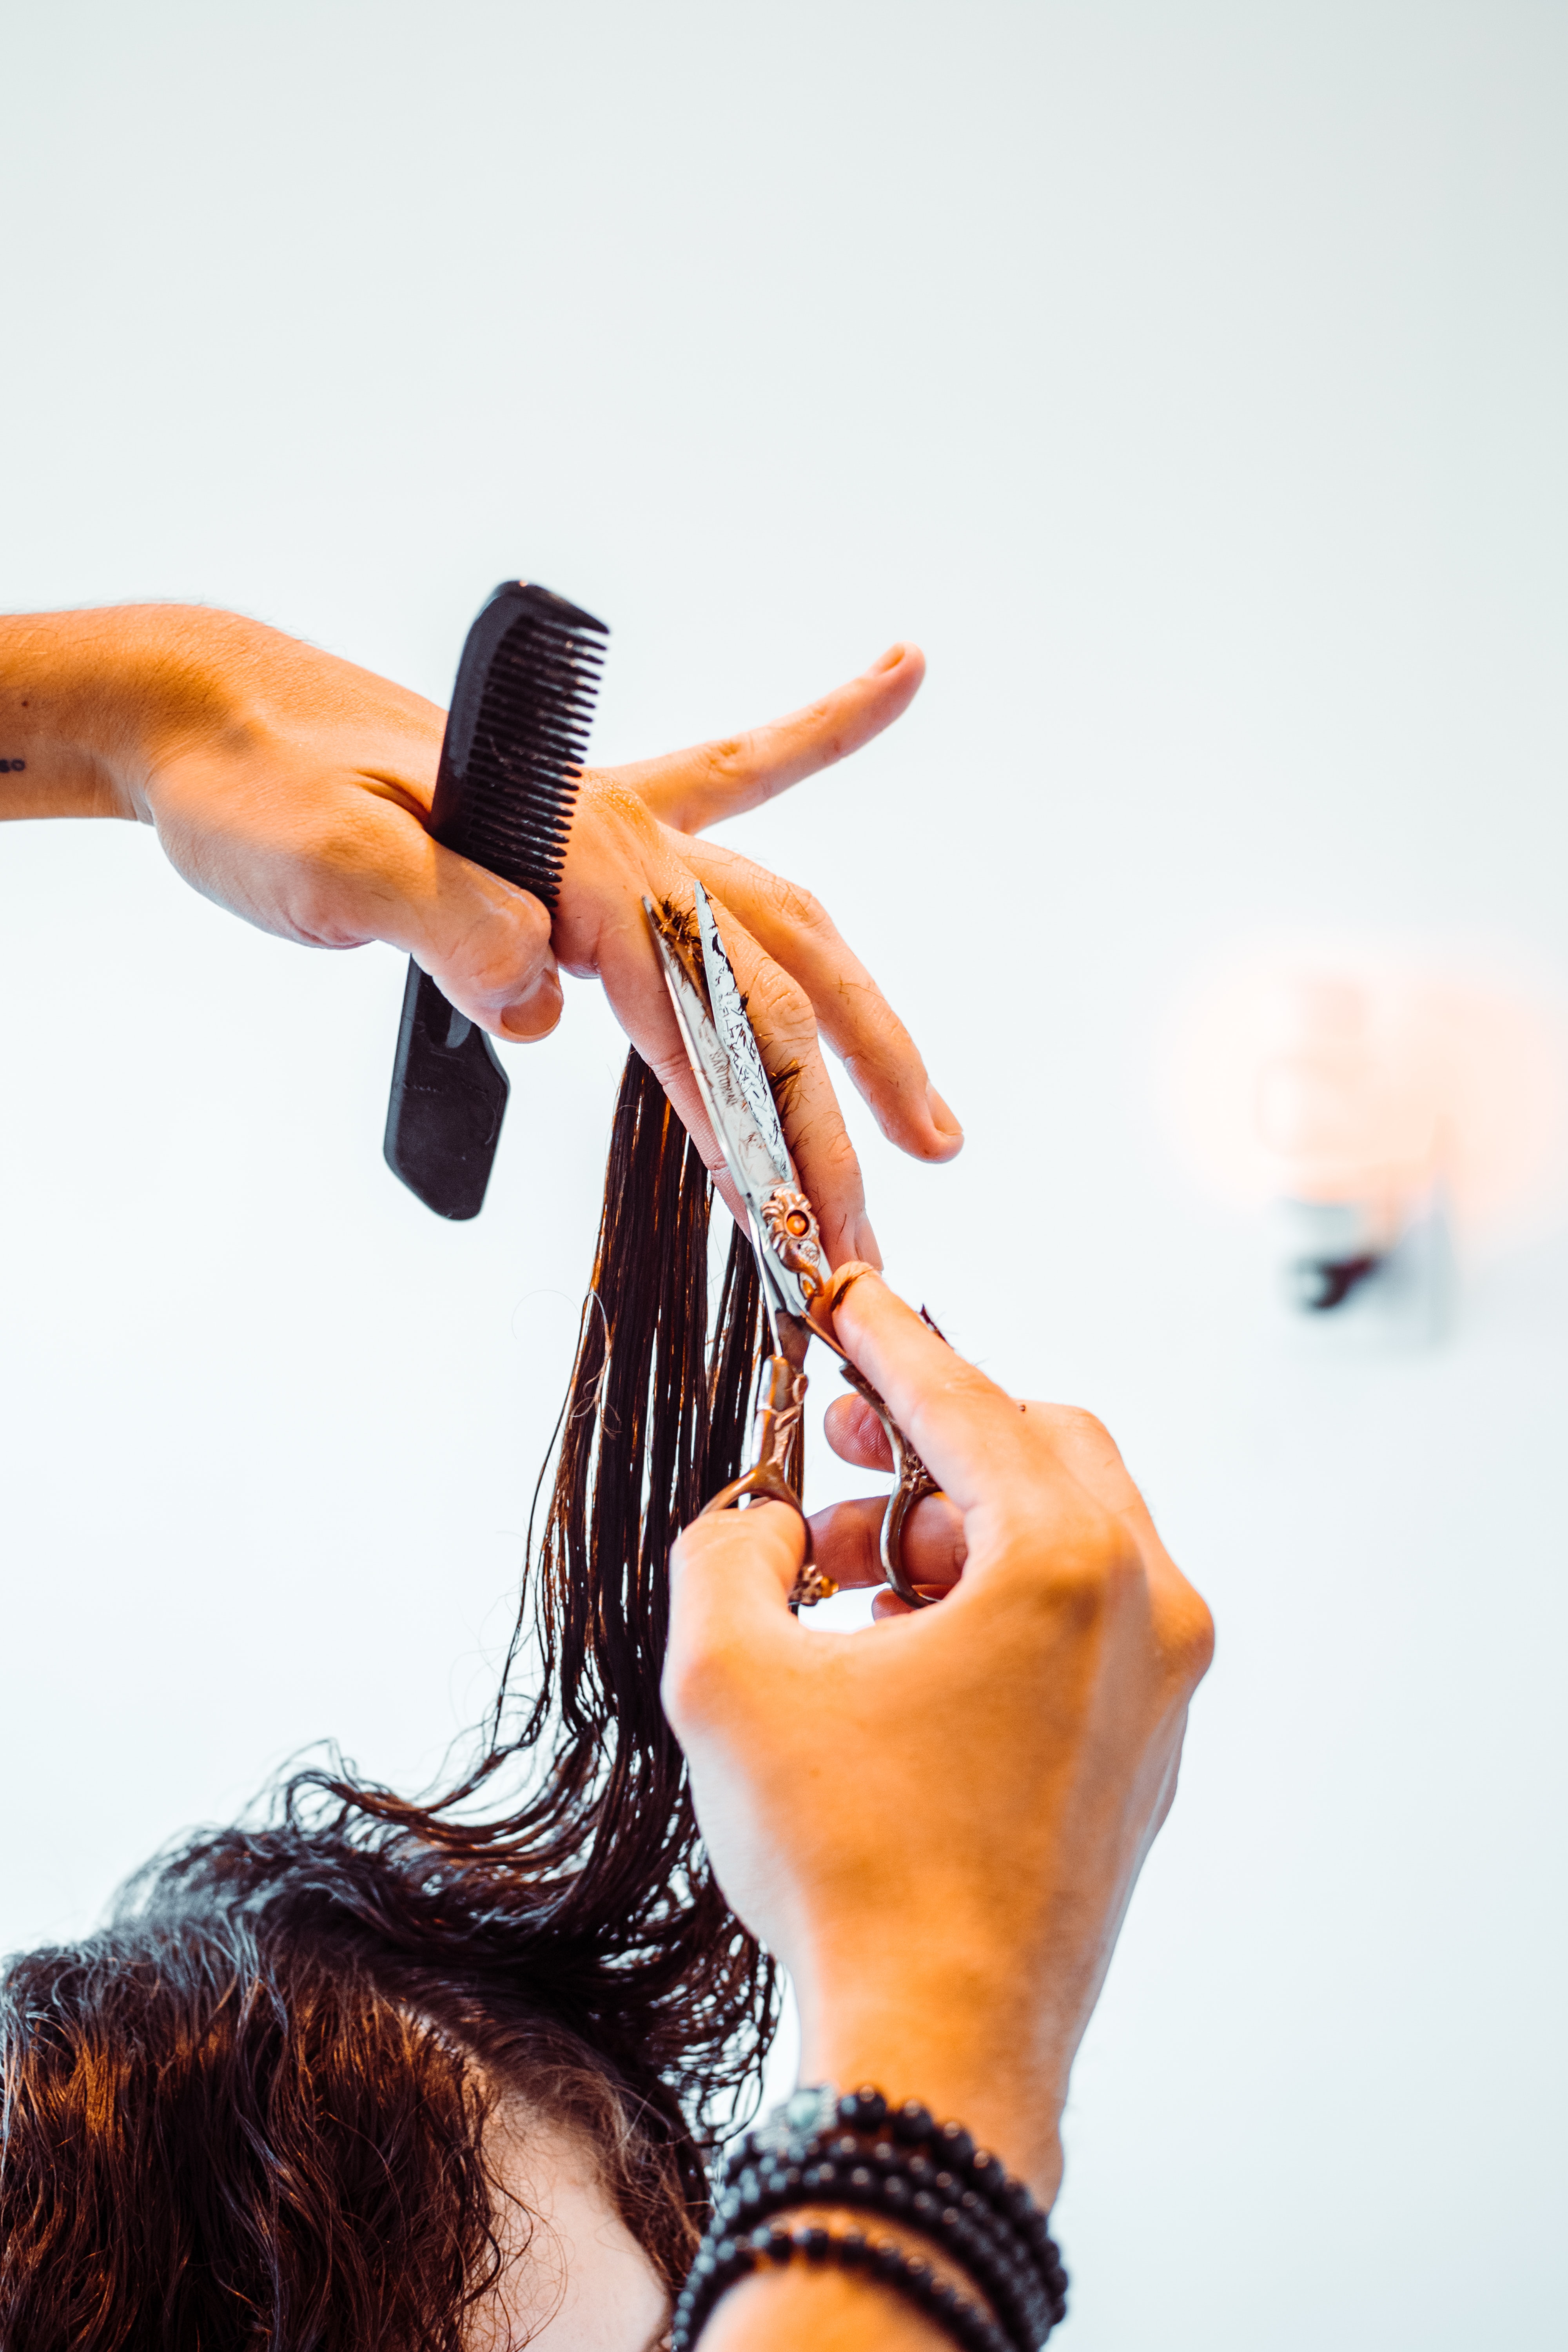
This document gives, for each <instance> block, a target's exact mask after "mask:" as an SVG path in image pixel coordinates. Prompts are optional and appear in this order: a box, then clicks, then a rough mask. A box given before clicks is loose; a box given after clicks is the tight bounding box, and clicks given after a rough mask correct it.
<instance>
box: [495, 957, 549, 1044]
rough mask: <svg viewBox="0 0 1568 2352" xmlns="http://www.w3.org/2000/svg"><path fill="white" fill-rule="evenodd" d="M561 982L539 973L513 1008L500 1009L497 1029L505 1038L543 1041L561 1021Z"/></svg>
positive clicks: (545, 973)
mask: <svg viewBox="0 0 1568 2352" xmlns="http://www.w3.org/2000/svg"><path fill="white" fill-rule="evenodd" d="M561 1002H562V1000H561V982H559V981H558V980H557V979H556V977H555V974H554V973H553V972H552V971H542V972H541V973H540V975H539V978H538V979H537V980H536V981H535V982H534V983H533V986H532V987H531V989H530V990H529V992H528V994H527V995H526V996H523V997H520V998H519V1000H518V1002H517V1003H515V1004H508V1005H504V1006H503V1007H502V1009H501V1016H500V1025H501V1027H502V1028H503V1029H504V1030H505V1032H506V1034H507V1035H508V1036H509V1037H517V1038H521V1039H524V1040H531V1039H534V1038H539V1037H547V1036H548V1035H549V1034H550V1032H551V1031H552V1029H553V1028H554V1026H555V1024H556V1023H557V1022H558V1021H559V1020H560V1018H561Z"/></svg>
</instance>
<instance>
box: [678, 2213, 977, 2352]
mask: <svg viewBox="0 0 1568 2352" xmlns="http://www.w3.org/2000/svg"><path fill="white" fill-rule="evenodd" d="M795 2260H801V2261H805V2262H807V2263H813V2264H815V2265H816V2268H818V2269H825V2268H826V2267H828V2266H829V2265H831V2266H832V2267H834V2268H835V2269H838V2270H846V2271H851V2272H855V2271H858V2272H859V2273H861V2274H862V2275H863V2276H864V2277H867V2278H870V2279H874V2280H876V2282H877V2283H878V2284H879V2285H881V2286H888V2287H891V2288H892V2290H893V2292H894V2293H895V2294H901V2295H902V2296H903V2297H904V2299H905V2301H906V2302H908V2303H912V2304H913V2305H914V2306H915V2308H916V2309H917V2310H918V2311H923V2312H924V2313H925V2314H926V2315H928V2317H930V2318H931V2319H934V2320H935V2321H936V2323H937V2325H938V2326H940V2327H943V2328H945V2329H946V2331H947V2333H948V2334H949V2335H950V2336H952V2338H953V2340H954V2341H955V2342H956V2343H958V2344H960V2345H962V2346H963V2352H1014V2339H1013V2337H1012V2336H1005V2335H1004V2334H1003V2332H1002V2330H1001V2328H999V2327H997V2326H994V2325H993V2323H992V2322H991V2321H990V2320H989V2319H987V2318H986V2316H985V2314H984V2312H983V2311H982V2310H981V2308H980V2306H979V2305H978V2304H975V2303H971V2302H970V2301H969V2300H968V2299H967V2297H966V2296H964V2295H962V2294H959V2293H958V2291H957V2289H956V2288H955V2287H951V2286H948V2285H947V2284H945V2283H944V2282H943V2281H942V2280H941V2279H939V2278H938V2277H937V2276H936V2274H935V2273H934V2272H933V2271H932V2269H931V2265H930V2263H922V2262H921V2260H920V2259H919V2257H918V2256H917V2255H913V2254H906V2253H905V2252H904V2250H903V2248H902V2247H901V2246H896V2245H894V2244H892V2243H891V2242H890V2241H887V2240H882V2241H873V2240H871V2239H868V2238H867V2237H866V2236H865V2235H864V2234H863V2232H862V2231H858V2230H846V2231H842V2232H840V2231H833V2230H819V2229H808V2230H781V2229H777V2228H772V2229H759V2230H752V2231H749V2232H748V2234H747V2235H746V2236H745V2237H743V2238H728V2237H726V2238H721V2239H719V2240H718V2241H717V2242H714V2243H712V2244H710V2242H708V2241H707V2240H706V2239H705V2240H704V2241H703V2245H702V2251H701V2252H700V2253H699V2255H698V2257H697V2260H696V2261H695V2263H693V2264H692V2266H691V2273H690V2276H689V2278H688V2280H687V2282H686V2284H685V2285H684V2286H683V2287H682V2289H681V2291H680V2298H679V2302H678V2303H677V2304H676V2306H675V2319H674V2324H673V2325H672V2326H671V2328H670V2331H669V2337H668V2342H669V2352H691V2347H693V2346H694V2345H695V2343H696V2341H697V2338H698V2336H700V2334H701V2332H702V2329H703V2328H704V2326H706V2325H707V2322H708V2318H709V2315H710V2313H711V2311H712V2309H713V2306H714V2305H715V2304H716V2303H717V2302H718V2301H719V2298H720V2296H721V2295H722V2294H724V2293H725V2292H726V2290H727V2289H728V2288H730V2287H731V2286H733V2285H734V2284H736V2282H737V2280H739V2279H742V2278H744V2277H745V2276H746V2275H747V2273H749V2272H751V2271H759V2270H762V2269H763V2267H764V2266H765V2265H766V2264H768V2263H776V2264H779V2265H781V2266H782V2265H783V2264H784V2263H790V2262H793V2261H795Z"/></svg>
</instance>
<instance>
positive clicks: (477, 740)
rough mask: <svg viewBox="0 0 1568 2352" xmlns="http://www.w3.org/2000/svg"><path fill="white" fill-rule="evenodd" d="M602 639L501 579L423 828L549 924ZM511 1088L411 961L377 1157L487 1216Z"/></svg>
mask: <svg viewBox="0 0 1568 2352" xmlns="http://www.w3.org/2000/svg"><path fill="white" fill-rule="evenodd" d="M608 635H609V631H608V630H607V629H606V628H605V624H604V623H603V622H602V621H596V620H595V618H594V616H593V614H591V613H584V612H581V611H579V609H578V608H577V606H576V605H575V604H567V603H566V601H565V599H564V598H563V597H561V596H553V595H552V594H551V593H550V591H549V589H548V588H541V587H539V586H538V585H536V584H535V583H532V582H529V581H516V580H509V581H504V582H503V583H502V584H501V585H500V587H499V588H498V589H497V590H496V592H495V593H494V595H493V596H491V597H490V599H489V603H488V604H486V605H485V606H484V607H483V609H482V611H481V612H480V614H479V618H478V619H477V620H476V621H475V623H474V625H473V627H472V628H471V629H470V630H469V631H468V642H467V644H466V645H465V646H464V647H463V657H462V659H461V661H460V662H459V663H458V677H457V683H456V685H455V686H454V688H453V689H452V707H451V710H450V712H449V714H448V716H447V732H446V735H445V737H444V739H443V740H442V744H441V765H440V771H439V773H438V774H437V780H436V796H435V799H434V801H433V803H432V804H431V810H430V826H429V830H430V832H431V833H432V835H434V836H435V838H436V839H437V841H438V842H439V843H440V844H441V845H442V847H443V848H445V849H453V850H456V851H457V852H458V856H461V857H468V858H471V859H472V861H473V863H474V864H475V865H476V866H484V867H485V869H486V870H487V872H489V873H491V874H499V875H500V877H501V879H502V881H504V882H512V883H515V884H516V885H517V887H518V888H519V889H521V890H529V891H531V892H532V894H533V896H534V897H535V898H539V899H542V901H543V903H544V905H545V906H547V907H548V908H550V910H551V912H552V914H553V913H554V911H555V902H556V897H557V894H558V892H559V890H560V887H561V870H562V867H563V865H564V863H565V858H566V842H567V837H568V835H570V833H571V830H572V811H573V806H574V803H575V800H576V797H577V785H578V782H579V780H580V778H581V775H582V768H583V756H584V752H585V751H586V750H587V748H588V728H589V724H590V722H591V720H592V719H593V714H594V701H595V696H596V695H597V693H598V690H599V672H600V668H601V666H602V664H603V661H604V649H605V639H606V637H607V636H608ZM509 1092H510V1087H509V1085H508V1081H507V1075H506V1072H505V1071H504V1070H503V1069H502V1067H501V1066H500V1059H499V1057H498V1055H497V1054H496V1050H495V1048H494V1046H493V1045H491V1044H490V1041H489V1038H488V1037H487V1036H486V1034H485V1033H484V1031H483V1030H482V1029H480V1028H479V1027H478V1026H477V1025H476V1024H475V1023H473V1022H472V1021H470V1020H468V1018H467V1016H466V1015H465V1014H463V1013H458V1011H457V1010H456V1008H455V1007H454V1006H453V1005H450V1004H448V1003H447V999H446V997H445V996H444V995H443V994H442V992H441V991H440V989H439V988H437V985H436V982H434V981H433V980H432V979H431V978H430V975H429V973H428V972H426V971H421V970H420V968H419V966H418V965H417V964H416V962H415V961H413V959H412V957H411V958H410V959H409V964H408V982H407V985H406V987H405V990H404V992H403V1019H402V1022H401V1024H400V1025H399V1028H398V1033H397V1053H396V1057H395V1061H394V1063H393V1069H392V1095H391V1099H390V1100H389V1102H388V1104H387V1107H386V1137H385V1141H384V1147H383V1148H384V1151H385V1154H386V1163H387V1166H388V1167H389V1168H390V1169H391V1170H392V1171H393V1173H394V1175H395V1176H398V1177H400V1178H401V1179H402V1181H403V1182H404V1183H405V1184H406V1185H407V1187H408V1189H409V1191H410V1192H415V1193H417V1195H418V1197H419V1199H420V1200H422V1201H423V1202H425V1204H426V1208H430V1209H434V1210H435V1212H436V1213H437V1216H442V1217H453V1218H466V1217H477V1216H478V1215H479V1210H480V1208H481V1207H482V1206H483V1204H484V1197H485V1187H486V1185H487V1184H488V1183H489V1174H490V1169H491V1166H492V1165H493V1163H494V1160H495V1155H496V1145H497V1143H498V1142H499V1141H500V1129H501V1120H502V1118H503V1117H504V1116H505V1113H506V1103H507V1096H508V1094H509Z"/></svg>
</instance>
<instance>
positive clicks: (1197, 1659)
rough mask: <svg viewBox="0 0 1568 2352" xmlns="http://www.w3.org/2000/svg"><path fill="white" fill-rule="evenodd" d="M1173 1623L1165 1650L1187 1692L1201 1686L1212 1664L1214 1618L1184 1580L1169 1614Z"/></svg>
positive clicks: (1205, 1602) (1198, 1593) (1199, 1596)
mask: <svg viewBox="0 0 1568 2352" xmlns="http://www.w3.org/2000/svg"><path fill="white" fill-rule="evenodd" d="M1170 1613H1171V1617H1172V1620H1173V1622H1172V1625H1171V1631H1170V1634H1169V1637H1168V1638H1169V1646H1170V1650H1171V1654H1172V1655H1173V1659H1174V1661H1175V1664H1176V1666H1177V1669H1178V1671H1179V1673H1180V1674H1181V1675H1182V1678H1183V1680H1184V1682H1185V1684H1186V1685H1187V1687H1188V1688H1189V1689H1194V1688H1195V1687H1196V1685H1198V1684H1199V1683H1201V1682H1202V1680H1203V1678H1204V1676H1205V1675H1206V1674H1207V1672H1208V1670H1209V1667H1210V1666H1211V1665H1212V1664H1213V1663H1214V1645H1215V1624H1214V1614H1213V1612H1212V1611H1211V1610H1210V1608H1209V1605H1208V1602H1207V1601H1205V1599H1204V1597H1203V1594H1202V1593H1201V1592H1199V1591H1197V1590H1196V1589H1195V1588H1194V1586H1193V1585H1190V1584H1189V1583H1188V1582H1187V1580H1186V1579H1185V1577H1184V1578H1183V1579H1182V1581H1181V1591H1180V1595H1179V1597H1178V1599H1177V1600H1176V1601H1175V1602H1174V1604H1173V1607H1172V1610H1171V1612H1170Z"/></svg>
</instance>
